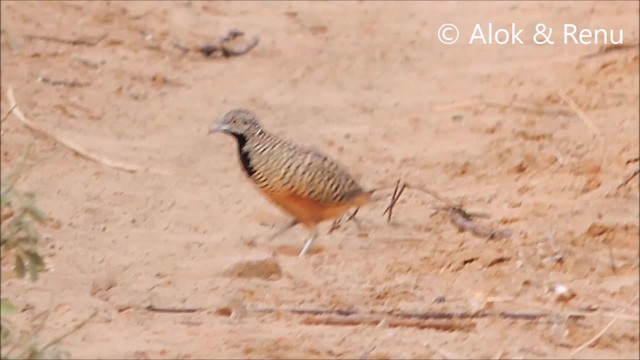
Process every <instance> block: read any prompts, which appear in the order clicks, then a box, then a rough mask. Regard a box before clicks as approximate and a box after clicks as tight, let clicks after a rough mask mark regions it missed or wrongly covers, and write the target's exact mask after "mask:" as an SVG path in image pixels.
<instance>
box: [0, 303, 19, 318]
mask: <svg viewBox="0 0 640 360" xmlns="http://www.w3.org/2000/svg"><path fill="white" fill-rule="evenodd" d="M16 312H18V309H17V308H16V306H15V305H13V304H12V303H11V301H9V300H7V299H2V300H0V315H1V316H8V315H13V314H15V313H16Z"/></svg>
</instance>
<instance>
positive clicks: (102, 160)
mask: <svg viewBox="0 0 640 360" xmlns="http://www.w3.org/2000/svg"><path fill="white" fill-rule="evenodd" d="M7 98H8V100H9V103H10V104H11V106H12V108H14V110H13V113H14V114H15V115H16V116H17V117H18V119H19V120H20V122H22V123H23V124H24V125H25V126H26V127H28V128H29V129H31V130H33V131H35V132H38V133H40V134H43V135H45V136H47V137H49V138H51V139H53V140H55V141H56V142H58V143H60V144H62V145H64V146H66V147H67V148H69V149H71V150H72V151H74V152H75V153H77V154H78V155H80V156H82V157H84V158H86V159H89V160H92V161H94V162H97V163H99V164H102V165H105V166H109V167H112V168H115V169H119V170H124V171H128V172H139V171H150V172H153V173H157V174H162V175H170V174H171V173H170V172H168V171H166V170H162V169H154V168H144V167H142V166H139V165H134V164H128V163H124V162H121V161H116V160H112V159H109V158H107V157H105V156H102V155H100V154H96V153H94V152H92V151H90V150H88V149H85V148H84V147H82V146H80V145H78V144H76V143H74V142H72V141H71V140H68V139H66V138H63V137H61V136H60V135H58V134H56V133H54V132H52V131H50V130H45V129H43V128H42V127H41V126H39V125H36V124H35V123H33V122H32V121H31V120H30V119H28V118H27V117H26V116H25V115H24V114H23V113H22V110H20V108H19V107H18V105H17V103H16V100H15V98H14V96H13V88H12V87H11V85H9V89H8V90H7Z"/></svg>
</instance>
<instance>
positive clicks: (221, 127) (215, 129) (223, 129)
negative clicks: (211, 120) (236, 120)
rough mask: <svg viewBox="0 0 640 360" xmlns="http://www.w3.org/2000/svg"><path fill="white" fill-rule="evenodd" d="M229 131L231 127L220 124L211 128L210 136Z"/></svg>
mask: <svg viewBox="0 0 640 360" xmlns="http://www.w3.org/2000/svg"><path fill="white" fill-rule="evenodd" d="M227 131H229V125H227V124H223V123H221V122H218V123H217V124H214V125H212V126H211V127H210V128H209V134H212V133H217V132H227Z"/></svg>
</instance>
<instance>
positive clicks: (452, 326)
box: [303, 315, 475, 331]
mask: <svg viewBox="0 0 640 360" xmlns="http://www.w3.org/2000/svg"><path fill="white" fill-rule="evenodd" d="M383 321H384V323H385V324H386V326H388V327H415V328H419V329H434V330H440V331H470V330H472V329H473V328H475V323H474V322H471V321H469V320H467V321H459V320H458V321H456V320H416V319H387V318H385V317H371V316H357V315H356V316H351V317H339V316H310V317H307V318H305V319H304V320H303V323H304V324H307V325H338V326H358V325H363V324H364V325H374V326H375V325H378V324H380V323H381V322H383Z"/></svg>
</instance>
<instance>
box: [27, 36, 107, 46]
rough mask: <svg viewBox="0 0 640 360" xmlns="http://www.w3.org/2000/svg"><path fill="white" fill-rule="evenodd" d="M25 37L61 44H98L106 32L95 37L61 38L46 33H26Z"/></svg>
mask: <svg viewBox="0 0 640 360" xmlns="http://www.w3.org/2000/svg"><path fill="white" fill-rule="evenodd" d="M26 37H27V39H30V40H44V41H51V42H57V43H61V44H70V45H86V46H95V45H98V43H99V42H100V41H102V40H103V39H104V38H106V37H107V35H106V34H105V35H101V36H99V37H97V38H95V39H62V38H58V37H53V36H47V35H27V36H26Z"/></svg>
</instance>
